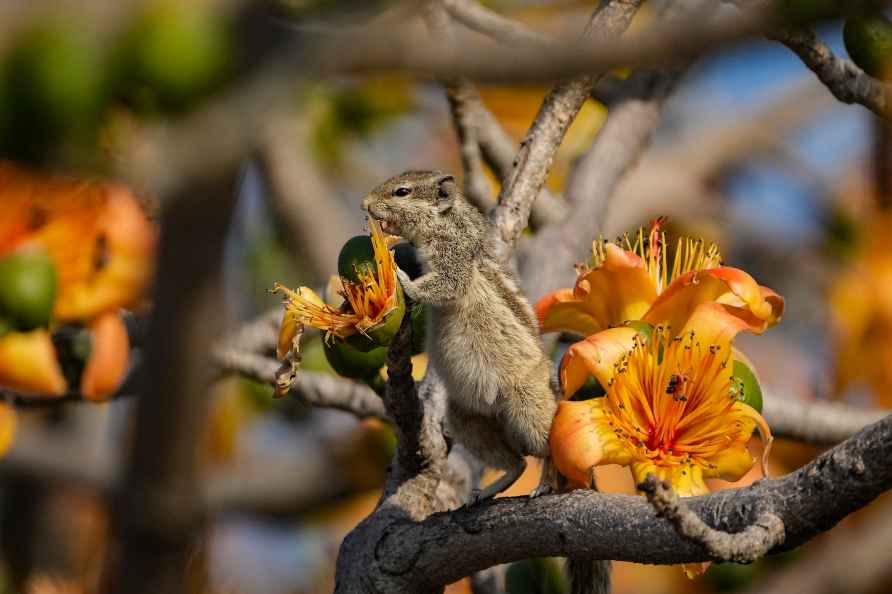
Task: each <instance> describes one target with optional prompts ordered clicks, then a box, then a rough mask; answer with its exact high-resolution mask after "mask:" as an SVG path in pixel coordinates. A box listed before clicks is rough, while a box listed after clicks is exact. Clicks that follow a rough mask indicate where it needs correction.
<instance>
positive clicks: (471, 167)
mask: <svg viewBox="0 0 892 594" xmlns="http://www.w3.org/2000/svg"><path fill="white" fill-rule="evenodd" d="M476 95H477V92H476V90H475V89H474V87H473V86H472V85H471V84H470V83H468V82H459V83H457V84H454V85H449V86H447V87H446V98H447V99H448V100H449V109H450V112H451V113H452V122H453V125H454V126H455V132H456V135H457V136H458V145H459V155H460V156H461V162H462V169H463V170H464V177H465V192H464V193H465V196H466V197H467V198H468V200H469V201H470V202H471V204H473V205H474V206H476V207H477V209H478V210H480V211H481V212H484V213H486V212H489V209H490V208H491V207H492V204H493V199H492V186H491V185H490V183H489V179H487V177H486V172H485V171H484V170H483V156H482V153H481V150H480V144H479V141H478V139H477V128H476V126H474V114H473V113H472V111H471V110H472V109H473V107H472V103H471V101H473V98H474V97H475V96H476Z"/></svg>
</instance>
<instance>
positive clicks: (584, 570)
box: [564, 558, 611, 594]
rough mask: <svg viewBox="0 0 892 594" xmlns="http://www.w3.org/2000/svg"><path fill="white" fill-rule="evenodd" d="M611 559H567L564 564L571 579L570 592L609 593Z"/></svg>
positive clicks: (572, 593)
mask: <svg viewBox="0 0 892 594" xmlns="http://www.w3.org/2000/svg"><path fill="white" fill-rule="evenodd" d="M610 566H611V563H610V561H603V560H598V561H592V560H591V559H575V558H569V559H567V563H566V565H565V566H564V568H565V571H566V572H567V578H569V581H570V594H609V593H610Z"/></svg>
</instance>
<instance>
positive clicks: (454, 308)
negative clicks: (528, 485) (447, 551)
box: [362, 171, 556, 501]
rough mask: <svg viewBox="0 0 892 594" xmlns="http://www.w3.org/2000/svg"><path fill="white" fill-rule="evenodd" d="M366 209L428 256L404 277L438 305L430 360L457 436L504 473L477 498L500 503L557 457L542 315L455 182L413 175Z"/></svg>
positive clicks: (431, 174) (420, 296)
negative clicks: (499, 497)
mask: <svg viewBox="0 0 892 594" xmlns="http://www.w3.org/2000/svg"><path fill="white" fill-rule="evenodd" d="M362 207H363V209H365V210H366V211H368V213H369V215H370V216H371V217H373V218H374V219H377V220H378V221H380V223H381V226H382V228H383V229H384V230H385V231H386V232H387V233H391V234H393V235H399V236H401V237H403V238H404V239H406V240H408V241H410V242H411V243H412V244H414V245H415V247H416V248H418V250H419V252H420V254H421V257H422V260H423V262H424V265H425V274H423V275H422V276H421V277H419V278H417V279H416V280H414V281H413V280H410V279H409V277H408V275H407V274H406V273H405V272H403V271H402V270H399V269H397V275H398V276H399V280H400V283H401V284H402V286H403V290H404V291H405V293H406V295H408V296H409V298H411V299H412V300H413V301H416V302H418V303H424V304H430V305H431V306H432V315H431V316H430V318H431V319H430V328H429V331H428V333H427V341H428V344H427V352H428V355H429V357H430V362H431V364H432V365H433V366H434V368H435V369H436V370H437V372H438V373H439V374H440V376H441V377H442V378H443V381H444V383H445V385H446V388H447V390H448V394H449V397H448V399H449V400H448V409H447V429H448V431H449V433H450V434H451V436H452V437H453V438H454V439H456V440H457V441H459V442H461V443H462V444H464V446H465V447H467V448H468V449H469V450H470V451H471V452H472V453H473V454H474V455H476V456H477V457H478V458H479V459H480V460H481V461H482V462H483V463H485V464H486V465H488V466H490V467H492V468H496V469H500V470H503V471H504V475H502V476H501V477H500V478H498V479H497V480H495V481H494V482H493V483H492V484H490V485H489V486H487V487H486V488H485V489H483V490H478V491H476V492H475V493H474V496H473V498H472V499H473V501H478V500H482V499H486V498H489V497H492V496H494V495H496V494H497V493H500V492H501V491H504V490H505V489H506V488H508V487H509V486H511V485H512V484H513V483H514V482H515V481H516V480H517V479H518V477H520V475H521V473H523V471H524V469H525V468H526V461H525V460H524V456H526V455H533V456H538V457H540V458H545V457H547V455H548V432H549V430H550V428H551V421H552V419H553V417H554V414H555V409H556V402H555V395H554V392H553V390H552V388H551V370H552V365H551V361H550V360H549V359H548V357H546V356H545V353H544V352H543V351H542V346H541V344H540V342H539V331H538V324H537V321H536V316H535V314H534V313H533V310H532V308H531V307H530V305H529V303H528V302H527V300H526V299H525V298H524V297H523V296H522V295H521V294H520V291H519V290H518V288H517V285H516V283H515V282H514V280H513V278H512V275H511V274H510V273H509V272H508V271H507V270H506V269H505V267H504V266H503V265H502V264H500V263H499V261H498V260H497V258H496V257H495V254H494V249H493V247H492V244H491V240H490V239H489V237H490V236H491V234H490V224H489V223H488V221H487V219H486V218H485V217H484V215H483V214H482V213H481V212H480V211H479V210H477V209H476V208H475V207H474V206H472V205H471V204H470V203H468V201H467V200H466V199H465V197H464V196H463V195H462V194H461V192H460V191H459V190H458V188H457V187H456V184H455V180H454V178H453V177H452V176H451V175H447V174H444V173H441V172H439V171H407V172H405V173H402V174H400V175H397V176H396V177H393V178H391V179H389V180H387V181H386V182H384V183H383V184H381V185H380V186H378V187H376V188H375V189H374V190H372V191H371V192H370V193H369V194H368V195H367V196H366V197H365V199H364V200H363V202H362Z"/></svg>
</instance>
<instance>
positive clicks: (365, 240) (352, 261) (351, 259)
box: [338, 235, 378, 283]
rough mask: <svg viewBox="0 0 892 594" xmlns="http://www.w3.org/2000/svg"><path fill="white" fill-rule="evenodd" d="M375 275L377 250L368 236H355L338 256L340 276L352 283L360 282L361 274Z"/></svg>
mask: <svg viewBox="0 0 892 594" xmlns="http://www.w3.org/2000/svg"><path fill="white" fill-rule="evenodd" d="M361 271H367V272H370V273H375V272H377V271H378V266H377V264H375V250H374V249H373V248H372V238H371V237H369V236H368V235H355V236H353V237H351V238H350V239H348V240H347V242H346V243H345V244H344V247H342V248H341V253H340V254H338V274H339V275H340V276H341V277H342V278H345V279H347V280H348V281H350V282H352V283H357V282H359V273H360V272H361Z"/></svg>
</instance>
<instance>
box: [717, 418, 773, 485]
mask: <svg viewBox="0 0 892 594" xmlns="http://www.w3.org/2000/svg"><path fill="white" fill-rule="evenodd" d="M732 408H733V410H734V412H736V413H737V414H739V415H741V416H742V417H744V418H745V419H747V420H749V421H750V422H751V423H752V424H753V426H754V427H755V428H756V429H757V430H758V431H759V439H761V440H762V460H761V463H762V475H763V476H764V477H765V478H768V454H770V453H771V445H772V444H773V443H774V436H773V435H771V428H770V427H769V426H768V423H766V422H765V418H764V417H763V416H762V415H760V414H759V413H758V412H757V411H756V409H754V408H753V407H751V406H749V405H747V404H744V403H743V402H735V403H734V406H733V407H732ZM750 434H752V429H751V430H750ZM738 478H740V477H738ZM726 480H727V479H726ZM733 480H737V479H733Z"/></svg>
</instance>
